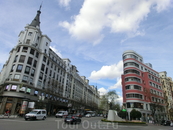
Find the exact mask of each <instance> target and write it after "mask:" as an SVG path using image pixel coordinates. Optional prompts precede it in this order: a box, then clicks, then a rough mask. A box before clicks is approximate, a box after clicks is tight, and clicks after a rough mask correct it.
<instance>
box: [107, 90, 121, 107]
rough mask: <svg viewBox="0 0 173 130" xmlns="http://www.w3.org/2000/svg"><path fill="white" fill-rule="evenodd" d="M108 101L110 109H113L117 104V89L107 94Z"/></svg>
mask: <svg viewBox="0 0 173 130" xmlns="http://www.w3.org/2000/svg"><path fill="white" fill-rule="evenodd" d="M106 95H107V98H108V101H110V104H109V105H110V109H113V106H114V105H115V101H116V99H117V98H119V97H118V94H117V93H116V91H115V90H112V91H109V92H108V93H107V94H106Z"/></svg>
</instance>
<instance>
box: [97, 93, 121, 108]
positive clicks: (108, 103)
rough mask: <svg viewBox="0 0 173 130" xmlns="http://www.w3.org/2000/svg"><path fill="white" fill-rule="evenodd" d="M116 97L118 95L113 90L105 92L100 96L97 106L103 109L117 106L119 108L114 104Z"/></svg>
mask: <svg viewBox="0 0 173 130" xmlns="http://www.w3.org/2000/svg"><path fill="white" fill-rule="evenodd" d="M117 98H118V95H117V93H116V91H115V90H112V91H109V92H107V93H106V94H104V95H102V96H101V99H100V106H99V108H100V109H103V110H108V109H116V108H118V110H119V109H120V108H119V107H118V104H115V102H116V99H117Z"/></svg>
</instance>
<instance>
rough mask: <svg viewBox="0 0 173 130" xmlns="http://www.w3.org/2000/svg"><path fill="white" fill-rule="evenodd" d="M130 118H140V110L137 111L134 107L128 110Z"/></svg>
mask: <svg viewBox="0 0 173 130" xmlns="http://www.w3.org/2000/svg"><path fill="white" fill-rule="evenodd" d="M130 118H131V119H133V120H135V119H136V118H138V119H139V118H141V112H139V111H137V110H136V109H133V110H132V111H131V112H130Z"/></svg>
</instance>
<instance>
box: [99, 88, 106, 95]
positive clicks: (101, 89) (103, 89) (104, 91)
mask: <svg viewBox="0 0 173 130" xmlns="http://www.w3.org/2000/svg"><path fill="white" fill-rule="evenodd" d="M98 91H99V92H100V95H104V94H106V93H107V92H108V91H107V89H105V88H103V87H102V88H99V89H98Z"/></svg>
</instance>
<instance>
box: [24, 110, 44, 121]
mask: <svg viewBox="0 0 173 130" xmlns="http://www.w3.org/2000/svg"><path fill="white" fill-rule="evenodd" d="M46 113H47V112H46V110H45V109H34V110H32V111H31V112H29V113H27V114H26V115H25V117H24V118H25V120H28V119H31V120H37V119H42V120H45V119H46V117H47V114H46Z"/></svg>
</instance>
